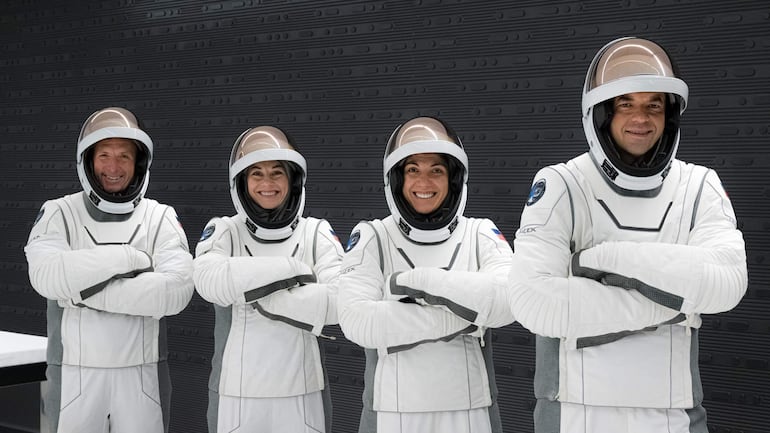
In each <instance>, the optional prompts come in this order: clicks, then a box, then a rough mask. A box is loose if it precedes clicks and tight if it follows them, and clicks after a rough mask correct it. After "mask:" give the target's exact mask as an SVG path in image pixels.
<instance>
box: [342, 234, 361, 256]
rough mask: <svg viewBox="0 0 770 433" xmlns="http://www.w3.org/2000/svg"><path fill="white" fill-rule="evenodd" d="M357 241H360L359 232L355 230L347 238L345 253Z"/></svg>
mask: <svg viewBox="0 0 770 433" xmlns="http://www.w3.org/2000/svg"><path fill="white" fill-rule="evenodd" d="M359 240H361V232H360V231H358V230H356V231H354V232H353V233H352V234H351V235H350V237H349V238H348V244H347V245H346V246H345V252H348V251H350V250H352V249H353V247H355V246H356V244H357V243H358V241H359Z"/></svg>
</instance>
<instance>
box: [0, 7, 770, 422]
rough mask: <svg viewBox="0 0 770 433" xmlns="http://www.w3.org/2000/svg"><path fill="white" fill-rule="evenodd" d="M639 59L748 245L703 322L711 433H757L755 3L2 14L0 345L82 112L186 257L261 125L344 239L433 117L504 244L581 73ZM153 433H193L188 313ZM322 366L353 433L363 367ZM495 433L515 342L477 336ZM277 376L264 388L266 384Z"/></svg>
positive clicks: (769, 248)
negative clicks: (169, 221) (247, 136)
mask: <svg viewBox="0 0 770 433" xmlns="http://www.w3.org/2000/svg"><path fill="white" fill-rule="evenodd" d="M626 35H636V36H642V37H649V38H652V39H654V40H656V41H658V42H659V43H661V44H662V45H663V46H664V47H666V48H667V49H668V50H669V51H670V52H671V53H672V55H673V57H674V58H675V60H676V61H677V62H678V63H679V66H680V68H681V70H682V72H683V78H684V79H685V80H686V81H687V82H688V84H689V86H690V104H689V107H688V109H687V111H686V113H685V114H684V118H683V125H684V128H683V138H682V144H681V146H680V152H679V156H680V158H681V159H684V160H688V161H692V162H696V163H700V164H704V165H707V166H710V167H713V168H715V169H716V170H717V171H718V172H719V174H720V176H721V178H722V180H723V182H724V183H725V186H726V188H727V190H728V192H729V194H730V196H731V198H732V200H733V205H734V207H735V210H736V213H737V215H738V219H739V223H740V226H741V228H742V230H743V232H744V236H745V239H746V244H747V250H748V260H749V277H750V283H749V290H748V293H747V294H746V297H745V299H744V300H743V301H742V303H741V304H740V305H739V306H738V307H737V308H736V309H735V310H733V311H732V312H729V313H726V314H720V315H715V316H706V317H704V324H703V330H702V333H701V335H702V338H701V360H700V361H701V366H702V375H703V382H704V388H705V398H706V401H705V405H706V407H707V410H708V413H709V428H710V431H711V432H720V433H733V432H734V433H738V432H742V433H758V432H768V431H770V428H769V427H768V425H770V391H768V388H770V318H768V310H769V309H768V307H769V306H770V287H768V280H769V279H770V278H769V275H768V274H769V273H770V272H768V258H769V255H770V237H769V236H768V234H767V232H768V228H770V206H768V203H767V199H768V197H769V196H770V190H769V189H768V188H769V186H768V183H769V182H768V181H769V180H770V176H769V175H768V169H769V168H770V152H769V151H768V145H769V144H770V143H768V141H770V6H768V4H767V2H766V1H764V0H763V1H724V0H709V1H705V0H704V1H694V0H692V1H688V0H619V1H609V0H597V1H563V0H561V1H549V2H546V1H534V0H523V1H511V0H508V1H482V0H476V1H462V0H454V1H452V0H422V1H395V0H394V1H320V0H319V1H311V0H306V1H275V0H272V1H271V0H261V1H260V0H239V1H218V2H217V1H193V0H187V1H182V0H155V1H151V0H147V1H141V0H102V1H84V2H71V1H53V0H45V1H44V0H36V1H32V0H5V1H3V2H2V4H0V50H2V58H0V150H1V151H2V157H0V194H2V196H0V230H2V231H3V233H4V236H2V242H0V329H3V330H10V331H17V332H26V333H33V334H39V335H44V334H45V307H44V301H43V299H42V298H41V297H40V296H39V295H37V294H36V293H35V292H34V291H33V290H32V289H31V288H30V285H29V281H28V277H27V268H26V262H25V259H24V254H23V250H22V249H23V246H24V244H25V243H26V239H27V234H28V233H29V229H30V227H31V224H32V221H33V220H34V217H35V215H36V214H37V211H38V209H39V207H40V205H41V204H42V202H43V201H44V200H46V199H50V198H54V197H59V196H62V195H64V194H67V193H71V192H74V191H76V190H78V189H79V188H80V185H79V183H78V180H77V175H76V171H75V164H74V155H75V144H76V140H77V135H78V132H79V129H80V126H81V124H82V122H83V121H84V120H85V118H86V117H87V116H88V115H89V114H90V113H91V112H93V111H94V110H96V109H99V108H102V107H105V106H111V105H118V106H124V107H127V108H129V109H131V110H132V111H134V112H135V113H136V114H137V115H138V116H139V117H141V118H142V120H143V121H144V123H145V125H146V128H147V130H148V132H149V133H150V135H151V136H152V137H153V139H154V140H155V143H156V152H155V160H154V162H153V165H152V169H151V173H152V176H151V179H150V188H149V191H148V196H150V197H152V198H155V199H157V200H159V201H161V202H165V203H168V204H171V205H173V206H174V207H175V208H176V210H177V212H178V213H179V215H180V217H181V219H182V222H183V224H184V227H185V229H186V231H187V234H188V237H189V240H190V246H191V248H193V249H194V247H195V244H196V241H197V239H198V235H199V233H200V231H201V230H202V228H203V226H204V224H205V223H206V221H207V220H208V219H209V218H210V217H212V216H218V215H224V214H232V213H233V210H232V204H231V202H230V196H229V194H228V189H227V157H228V152H229V150H230V147H231V145H232V143H233V141H234V140H235V138H236V137H237V136H238V135H239V134H240V133H241V132H242V131H243V130H245V129H246V128H248V127H252V126H257V125H264V124H270V125H277V126H280V127H283V128H284V129H286V130H287V131H288V132H289V133H290V134H291V135H293V137H294V138H295V139H296V142H297V145H298V147H299V149H300V150H301V151H302V152H303V154H304V155H305V157H306V158H307V159H308V162H309V179H308V182H309V183H308V188H307V190H308V191H307V192H308V194H307V195H308V199H307V207H306V210H307V212H306V213H307V214H310V215H313V216H317V217H323V218H327V219H329V220H330V221H331V223H332V225H333V226H334V227H335V228H336V230H337V231H338V233H339V235H340V238H341V240H342V241H343V242H344V241H345V240H346V239H347V236H348V234H349V231H350V229H351V228H352V227H353V225H354V224H355V223H356V222H358V221H359V220H362V219H370V218H375V217H383V216H385V215H386V214H387V208H386V205H385V199H384V194H383V193H382V186H381V157H382V153H383V151H384V145H385V142H386V140H387V138H388V136H389V134H390V132H391V131H392V130H393V129H394V128H395V127H396V126H397V124H398V123H400V122H401V121H403V120H405V119H408V118H410V117H412V116H415V115H418V114H423V115H437V116H439V117H441V118H443V119H445V120H446V121H448V122H449V123H450V124H451V125H453V126H454V127H455V129H456V130H457V131H458V132H459V133H460V135H461V136H462V138H463V140H464V143H465V146H466V150H467V152H468V155H469V158H470V165H471V172H470V194H469V200H468V206H467V212H466V213H467V214H468V215H472V216H479V217H482V216H483V217H489V218H492V219H493V220H494V221H495V222H496V223H497V224H498V226H499V227H500V228H501V229H502V230H503V232H504V233H505V235H506V236H507V237H508V239H509V240H512V239H513V234H514V232H515V229H516V227H517V224H518V219H519V215H520V210H521V208H522V205H523V202H524V200H525V198H526V195H527V192H528V190H529V184H530V182H531V178H532V176H534V174H535V172H536V171H537V169H538V168H540V167H542V166H545V165H547V164H551V163H555V162H559V161H563V160H566V159H568V158H570V157H572V156H575V155H577V154H578V153H581V152H583V151H584V150H585V149H586V145H585V144H584V138H583V132H582V126H581V122H580V94H581V86H582V82H583V78H584V74H585V71H586V69H587V67H588V64H589V62H590V60H591V58H592V57H593V55H594V53H595V52H596V51H597V50H598V49H599V48H600V47H601V46H603V45H604V44H605V43H606V42H608V41H609V40H611V39H614V38H616V37H619V36H626ZM169 325H170V327H169V343H170V349H171V367H172V371H171V372H172V380H173V384H174V394H173V407H172V419H171V426H172V431H173V432H203V431H204V430H205V412H206V411H205V408H206V383H207V376H208V372H209V361H210V356H211V351H212V346H213V340H212V327H213V312H212V309H211V308H210V306H209V305H208V304H207V303H205V302H204V301H202V300H201V298H199V297H198V296H197V295H196V296H195V297H194V298H193V301H192V302H191V303H190V305H189V306H188V307H187V309H186V310H185V311H184V312H182V313H181V314H180V315H178V316H175V317H172V318H170V320H169ZM330 332H331V333H332V334H333V335H336V336H337V337H338V339H337V340H336V341H324V342H323V348H324V351H325V353H326V359H327V361H328V367H329V372H330V375H331V380H332V384H331V386H332V388H331V389H332V393H333V401H334V426H335V427H334V431H335V432H336V433H345V432H354V431H355V426H356V425H357V419H358V411H359V409H360V393H361V391H362V386H363V384H362V377H361V376H362V371H363V362H364V360H363V352H362V350H361V349H359V348H357V347H356V346H354V345H352V344H351V343H349V342H347V341H346V340H344V338H343V337H342V335H341V334H340V332H339V328H337V327H333V328H332V329H331V330H330ZM495 339H496V342H495V364H496V368H497V376H498V377H497V379H498V384H499V386H500V391H501V395H500V405H501V408H502V414H503V422H504V427H505V429H506V431H507V432H531V431H532V416H531V411H532V408H533V403H534V402H533V397H532V377H533V356H534V341H533V338H532V336H531V335H530V334H529V333H528V332H526V331H525V330H523V329H522V328H521V327H520V326H518V325H511V326H508V327H505V328H503V329H500V330H497V331H496V333H495ZM277 374H280V373H279V372H277Z"/></svg>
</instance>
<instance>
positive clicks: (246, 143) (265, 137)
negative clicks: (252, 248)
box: [230, 126, 307, 241]
mask: <svg viewBox="0 0 770 433" xmlns="http://www.w3.org/2000/svg"><path fill="white" fill-rule="evenodd" d="M263 161H278V162H279V163H280V164H281V165H282V166H283V167H284V170H285V171H286V175H287V177H288V180H289V191H288V192H287V195H286V198H285V199H284V200H283V202H282V203H281V204H280V205H279V206H278V207H276V208H274V209H265V208H263V207H262V206H260V205H259V204H257V203H256V202H255V201H254V200H253V199H252V198H251V196H250V195H249V191H248V178H247V174H248V169H249V167H250V166H252V165H253V164H256V163H259V162H263ZM306 173H307V164H306V163H305V158H304V157H302V155H301V154H300V153H299V152H297V151H296V150H295V149H294V146H293V145H292V142H291V140H290V139H289V137H288V136H287V135H286V133H285V132H283V131H282V130H280V129H279V128H276V127H273V126H258V127H256V128H250V129H247V130H246V131H244V132H243V133H242V134H241V135H240V136H239V137H238V139H237V140H236V141H235V144H234V145H233V150H232V153H231V154H230V197H231V198H232V200H233V205H234V206H235V209H236V211H237V212H238V214H239V215H241V216H243V217H244V218H245V221H246V227H248V229H249V231H250V232H251V233H252V234H253V235H254V236H255V237H256V238H258V239H262V240H268V241H273V240H282V239H286V238H288V237H289V236H291V235H292V233H293V232H294V229H295V228H296V226H297V223H298V222H299V218H300V217H301V216H302V212H303V210H304V208H305V178H306Z"/></svg>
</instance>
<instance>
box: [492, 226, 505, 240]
mask: <svg viewBox="0 0 770 433" xmlns="http://www.w3.org/2000/svg"><path fill="white" fill-rule="evenodd" d="M492 233H494V234H495V236H497V237H498V238H499V239H500V240H501V241H505V242H508V241H507V240H506V239H505V236H504V235H503V233H502V232H501V231H500V230H498V229H492Z"/></svg>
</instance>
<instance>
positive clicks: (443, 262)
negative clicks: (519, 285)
mask: <svg viewBox="0 0 770 433" xmlns="http://www.w3.org/2000/svg"><path fill="white" fill-rule="evenodd" d="M383 172H384V180H385V196H386V199H387V203H388V208H389V209H390V212H391V215H390V216H388V217H387V218H385V219H383V220H378V219H376V220H372V221H364V222H361V223H359V224H358V225H357V226H356V227H355V228H354V229H353V231H352V234H351V236H350V238H349V240H348V245H347V248H346V251H347V252H346V254H345V258H344V260H343V265H342V268H343V271H342V276H341V277H340V281H339V285H340V286H339V295H338V302H339V304H338V309H339V315H340V326H341V328H342V331H343V332H344V334H345V336H346V337H347V338H348V339H350V340H351V341H353V342H354V343H356V344H358V345H360V346H363V347H364V348H365V349H366V351H365V352H366V371H365V390H364V396H363V402H364V408H363V411H362V416H361V421H360V425H359V432H361V433H373V432H377V433H395V432H398V433H410V432H420V433H425V432H435V433H439V432H453V433H481V432H492V431H495V432H499V431H501V425H500V417H499V412H498V411H497V405H496V397H497V389H496V386H495V382H494V370H493V367H492V359H491V343H490V335H489V333H485V332H484V331H485V328H486V327H494V326H501V325H503V324H507V323H510V322H511V321H512V320H513V319H512V317H511V316H510V309H509V308H508V307H507V306H506V305H505V304H503V303H497V304H495V303H494V299H495V294H496V292H497V289H496V287H497V286H498V285H505V284H506V282H507V276H508V269H509V266H510V261H511V259H512V255H513V253H512V251H511V247H510V245H509V244H508V242H507V241H506V240H505V238H504V237H503V236H502V234H501V233H500V231H499V230H498V229H497V227H495V225H494V224H493V223H492V221H490V220H488V219H479V218H466V217H464V216H463V211H464V209H465V203H466V197H467V187H466V183H467V179H468V158H467V156H466V154H465V151H464V150H463V147H462V144H461V142H460V140H459V138H458V137H457V136H456V134H455V133H454V132H453V131H452V130H451V129H450V128H449V127H448V126H447V125H446V124H445V123H444V122H442V121H440V120H438V119H435V118H431V117H417V118H414V119H412V120H409V121H407V122H405V123H404V124H402V125H400V126H399V127H398V128H396V130H395V131H394V132H393V134H392V136H391V138H390V140H389V142H388V145H387V149H386V151H385V157H384V164H383ZM496 307H501V308H496Z"/></svg>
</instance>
